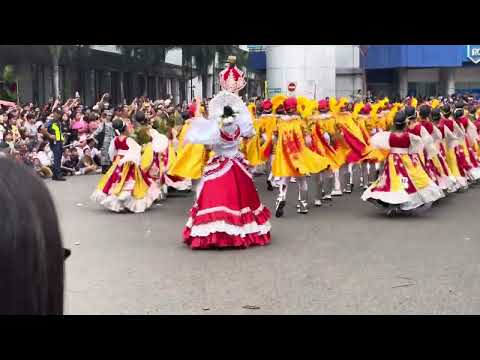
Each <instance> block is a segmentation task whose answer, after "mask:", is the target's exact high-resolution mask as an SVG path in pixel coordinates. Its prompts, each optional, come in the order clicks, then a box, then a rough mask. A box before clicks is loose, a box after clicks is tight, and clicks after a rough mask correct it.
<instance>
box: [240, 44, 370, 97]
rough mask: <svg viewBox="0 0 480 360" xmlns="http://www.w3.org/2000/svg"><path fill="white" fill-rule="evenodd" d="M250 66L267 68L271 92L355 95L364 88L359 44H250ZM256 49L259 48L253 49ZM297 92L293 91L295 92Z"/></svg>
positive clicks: (258, 69) (316, 95)
mask: <svg viewBox="0 0 480 360" xmlns="http://www.w3.org/2000/svg"><path fill="white" fill-rule="evenodd" d="M249 46H250V47H251V48H250V56H249V60H250V66H251V67H252V68H254V69H256V70H257V71H259V72H260V71H264V72H265V78H266V80H267V92H266V93H267V94H268V96H270V97H271V96H273V95H275V94H278V93H282V94H288V93H289V91H288V85H289V84H290V83H294V84H295V86H296V89H295V91H294V93H295V95H304V96H309V97H312V98H317V99H320V98H323V97H327V96H332V95H333V96H337V97H341V96H346V97H354V96H355V95H356V94H357V93H358V92H359V91H360V92H363V91H364V87H365V85H364V77H363V70H362V69H361V67H360V50H359V46H358V45H267V46H261V45H249ZM252 49H255V51H252ZM292 94H293V93H292Z"/></svg>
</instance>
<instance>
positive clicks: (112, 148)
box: [108, 138, 117, 161]
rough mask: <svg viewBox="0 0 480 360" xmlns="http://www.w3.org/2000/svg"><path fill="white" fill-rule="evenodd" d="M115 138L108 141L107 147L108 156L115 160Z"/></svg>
mask: <svg viewBox="0 0 480 360" xmlns="http://www.w3.org/2000/svg"><path fill="white" fill-rule="evenodd" d="M114 140H115V138H114V139H113V140H112V141H110V146H109V147H108V156H110V160H111V161H113V160H115V156H117V149H116V148H115V141H114Z"/></svg>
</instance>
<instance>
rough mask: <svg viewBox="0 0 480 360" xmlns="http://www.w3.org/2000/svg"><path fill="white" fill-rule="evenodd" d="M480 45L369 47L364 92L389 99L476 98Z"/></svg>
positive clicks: (364, 61) (479, 89)
mask: <svg viewBox="0 0 480 360" xmlns="http://www.w3.org/2000/svg"><path fill="white" fill-rule="evenodd" d="M479 60H480V45H370V46H369V47H368V52H367V54H366V56H365V57H364V58H362V66H363V67H365V69H366V82H367V86H368V89H369V90H370V91H371V92H372V93H374V94H377V95H387V96H390V97H405V96H407V95H411V96H424V97H429V96H437V95H450V94H453V93H466V92H468V93H472V94H474V95H475V94H476V95H477V96H480V63H479Z"/></svg>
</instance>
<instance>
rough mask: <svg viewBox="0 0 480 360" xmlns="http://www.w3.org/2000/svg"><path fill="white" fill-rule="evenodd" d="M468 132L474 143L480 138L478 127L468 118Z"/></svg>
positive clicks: (469, 138)
mask: <svg viewBox="0 0 480 360" xmlns="http://www.w3.org/2000/svg"><path fill="white" fill-rule="evenodd" d="M466 133H467V137H468V140H469V141H471V142H472V143H475V142H477V141H478V140H479V137H478V132H477V127H476V126H475V125H474V124H473V123H472V121H471V120H468V125H467V131H466Z"/></svg>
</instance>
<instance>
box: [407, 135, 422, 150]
mask: <svg viewBox="0 0 480 360" xmlns="http://www.w3.org/2000/svg"><path fill="white" fill-rule="evenodd" d="M409 136H410V147H409V148H408V153H409V154H419V153H421V152H422V151H423V147H424V145H423V141H422V138H421V137H420V136H417V135H414V134H409Z"/></svg>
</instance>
